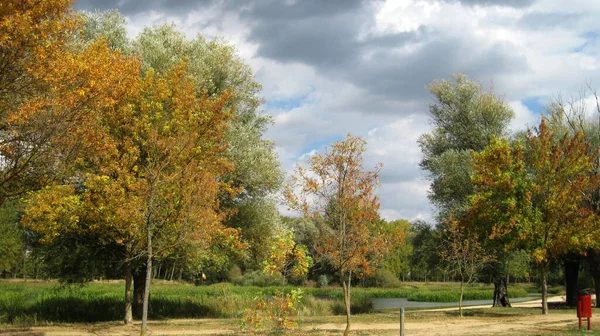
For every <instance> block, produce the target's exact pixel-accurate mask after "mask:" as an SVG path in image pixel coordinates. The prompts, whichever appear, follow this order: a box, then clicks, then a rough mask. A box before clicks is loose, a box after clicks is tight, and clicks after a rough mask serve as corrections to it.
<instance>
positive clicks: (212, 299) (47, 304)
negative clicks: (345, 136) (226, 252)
mask: <svg viewBox="0 0 600 336" xmlns="http://www.w3.org/2000/svg"><path fill="white" fill-rule="evenodd" d="M290 289H291V287H288V288H287V290H290ZM123 292H124V283H123V282H122V281H111V282H93V283H90V284H86V285H75V286H74V285H71V286H64V285H61V284H59V283H58V282H54V281H49V282H41V281H6V280H1V281H0V323H1V324H11V325H43V324H47V323H53V322H67V323H76V322H90V323H91V322H103V321H119V320H121V319H122V318H123V306H124V298H123V296H124V294H123ZM280 292H281V287H255V286H234V285H231V284H228V283H221V284H214V285H209V286H194V285H191V284H187V283H179V282H167V281H164V282H161V281H157V282H156V283H154V284H153V286H152V294H151V310H150V318H151V319H155V320H161V319H173V318H239V317H241V316H242V315H243V312H244V311H245V310H246V309H248V308H250V307H252V304H253V302H254V300H255V299H256V298H261V297H264V296H267V297H268V296H274V295H278V294H279V293H280ZM303 292H304V295H303V298H302V302H301V307H300V310H299V314H300V315H303V316H326V315H343V314H344V307H343V302H342V296H343V294H342V290H341V288H339V287H338V288H336V287H327V288H308V287H304V288H303ZM533 292H537V288H535V286H532V285H527V284H516V285H511V286H509V293H510V295H511V297H513V298H516V297H526V296H528V294H529V293H533ZM492 294H493V286H491V285H483V284H475V285H472V286H469V287H467V289H466V290H465V296H464V299H465V300H485V299H491V297H492ZM373 298H408V299H409V300H411V301H426V302H457V301H458V284H456V283H403V284H402V286H401V287H399V288H360V287H355V288H353V290H352V311H353V313H354V314H361V313H371V312H373V306H372V304H371V302H370V300H371V299H373Z"/></svg>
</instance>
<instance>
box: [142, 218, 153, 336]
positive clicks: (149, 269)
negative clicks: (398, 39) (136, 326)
mask: <svg viewBox="0 0 600 336" xmlns="http://www.w3.org/2000/svg"><path fill="white" fill-rule="evenodd" d="M146 229H147V230H146V235H147V236H148V239H147V243H148V246H147V250H146V252H147V253H148V259H147V260H146V288H144V305H143V309H142V328H141V331H140V336H144V335H146V331H147V325H148V301H149V299H150V281H151V280H152V227H151V226H150V221H148V223H147V224H146Z"/></svg>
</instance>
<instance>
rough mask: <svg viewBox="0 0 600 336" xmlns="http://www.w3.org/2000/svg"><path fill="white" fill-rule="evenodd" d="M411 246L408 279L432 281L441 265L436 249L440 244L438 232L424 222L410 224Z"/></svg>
mask: <svg viewBox="0 0 600 336" xmlns="http://www.w3.org/2000/svg"><path fill="white" fill-rule="evenodd" d="M411 237H412V246H413V251H412V254H411V255H410V259H409V264H410V277H411V279H413V280H417V279H420V280H424V281H425V282H427V281H429V280H431V279H432V277H434V276H435V274H436V273H437V272H438V271H440V269H439V267H440V266H441V265H442V263H441V261H440V256H439V254H438V253H437V247H438V246H439V244H440V231H439V230H437V229H435V228H433V227H432V226H431V225H430V224H428V223H426V222H424V221H420V220H418V221H415V222H414V223H412V234H411Z"/></svg>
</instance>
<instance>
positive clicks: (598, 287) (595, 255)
mask: <svg viewBox="0 0 600 336" xmlns="http://www.w3.org/2000/svg"><path fill="white" fill-rule="evenodd" d="M587 262H588V266H589V269H590V273H591V274H592V277H593V278H594V290H595V292H596V308H600V300H599V299H600V250H597V249H592V250H589V251H588V255H587Z"/></svg>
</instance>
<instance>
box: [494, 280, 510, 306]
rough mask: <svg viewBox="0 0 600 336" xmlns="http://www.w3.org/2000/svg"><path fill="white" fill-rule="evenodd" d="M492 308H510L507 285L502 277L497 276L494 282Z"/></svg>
mask: <svg viewBox="0 0 600 336" xmlns="http://www.w3.org/2000/svg"><path fill="white" fill-rule="evenodd" d="M492 307H511V305H510V299H509V297H508V289H507V283H506V281H505V279H504V277H503V276H499V277H498V278H497V279H496V281H495V282H494V303H493V304H492Z"/></svg>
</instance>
